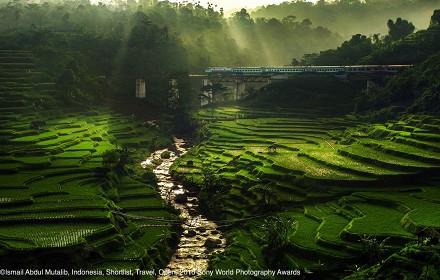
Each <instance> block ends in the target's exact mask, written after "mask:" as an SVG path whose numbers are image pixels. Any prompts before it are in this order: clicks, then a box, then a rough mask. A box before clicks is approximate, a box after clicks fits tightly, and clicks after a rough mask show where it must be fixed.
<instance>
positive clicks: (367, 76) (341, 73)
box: [190, 65, 412, 99]
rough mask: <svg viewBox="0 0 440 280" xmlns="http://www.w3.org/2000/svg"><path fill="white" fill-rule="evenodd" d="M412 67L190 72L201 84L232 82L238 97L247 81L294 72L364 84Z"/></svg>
mask: <svg viewBox="0 0 440 280" xmlns="http://www.w3.org/2000/svg"><path fill="white" fill-rule="evenodd" d="M409 67H412V65H343V66H342V65H337V66H283V67H273V66H268V67H208V68H206V69H205V74H202V75H190V77H192V78H199V79H202V86H206V85H209V84H213V83H235V88H236V90H235V91H236V92H235V96H234V99H238V98H240V95H241V93H243V92H244V91H245V89H246V83H265V84H267V83H271V82H274V81H277V80H285V79H288V78H289V77H291V76H293V75H316V74H327V75H334V76H336V77H337V78H340V79H344V80H364V81H367V88H371V87H372V86H374V85H375V82H376V81H378V80H381V79H382V78H383V77H385V76H389V75H396V74H397V73H399V72H401V71H403V70H404V69H407V68H409Z"/></svg>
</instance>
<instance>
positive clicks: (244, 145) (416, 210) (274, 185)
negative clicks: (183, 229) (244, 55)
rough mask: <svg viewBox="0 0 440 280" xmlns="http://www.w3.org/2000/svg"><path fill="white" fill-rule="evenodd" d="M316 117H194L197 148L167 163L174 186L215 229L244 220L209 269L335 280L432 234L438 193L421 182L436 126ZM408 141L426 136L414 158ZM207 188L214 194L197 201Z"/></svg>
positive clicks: (430, 166) (250, 110)
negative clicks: (191, 194)
mask: <svg viewBox="0 0 440 280" xmlns="http://www.w3.org/2000/svg"><path fill="white" fill-rule="evenodd" d="M252 102H254V103H252V104H255V103H257V102H258V101H255V100H253V101H252ZM335 108H343V106H342V107H335ZM325 115H326V108H323V109H322V111H321V110H320V109H319V108H315V109H314V110H308V109H288V108H282V109H281V108H280V109H279V110H278V112H277V113H274V112H273V110H267V109H262V108H258V107H244V106H243V107H238V106H237V107H217V108H207V109H201V110H199V111H198V114H197V116H196V117H197V118H199V119H201V120H203V121H204V122H205V126H204V127H205V129H206V130H207V132H206V135H207V138H205V140H204V141H202V142H201V143H200V144H199V145H198V146H196V147H194V148H193V149H192V150H191V151H190V152H189V153H187V154H185V155H184V156H183V157H182V158H180V159H178V160H177V161H176V162H175V164H174V165H173V166H172V172H173V175H174V176H176V177H178V178H181V179H182V180H183V181H184V182H188V184H194V183H196V184H198V185H199V187H200V189H201V190H202V191H200V192H199V195H198V197H199V199H200V201H201V202H200V203H201V204H202V205H203V203H208V202H212V201H214V203H215V206H216V207H206V208H204V210H205V211H206V212H207V213H208V214H211V215H212V216H213V217H215V218H216V219H218V218H219V217H221V219H222V222H223V223H226V224H233V225H235V221H237V220H238V221H240V220H242V219H244V220H245V221H244V222H241V224H240V226H239V227H238V228H237V226H232V227H231V229H230V230H227V232H226V234H227V238H228V246H227V248H226V250H225V252H224V253H222V254H221V255H219V256H216V257H215V258H213V259H212V261H211V266H212V267H213V268H223V269H228V268H231V267H234V268H235V267H237V268H239V267H248V268H253V269H264V268H269V267H277V268H286V269H287V268H289V269H294V268H297V269H301V270H302V271H304V270H305V271H309V272H313V273H314V274H315V275H318V276H323V275H329V273H330V275H331V277H334V278H337V277H342V276H344V275H347V272H344V271H349V270H355V269H357V268H359V267H361V266H363V264H367V263H369V264H375V263H377V262H380V261H382V260H383V259H385V258H386V257H388V256H390V255H391V254H393V253H394V252H398V251H399V250H401V249H402V248H403V247H404V246H405V245H406V244H414V243H415V241H416V240H417V238H416V236H415V234H416V233H417V232H419V231H420V230H422V229H423V228H425V227H427V226H432V227H434V228H435V229H437V230H438V229H440V225H439V223H438V221H437V220H438V219H436V218H434V216H433V213H436V212H438V211H439V209H438V207H439V206H440V205H439V204H438V199H437V196H438V194H435V193H434V192H435V190H436V189H437V185H436V183H435V180H434V181H432V182H431V183H427V182H429V180H430V178H431V179H432V177H431V175H433V174H436V172H438V170H439V169H440V163H439V162H438V157H439V154H438V148H437V144H436V142H437V138H436V137H437V136H438V130H437V128H436V127H435V126H430V125H429V124H433V123H436V122H437V121H439V119H438V118H433V117H429V118H428V117H421V116H416V115H408V116H407V117H406V118H404V119H401V120H399V121H389V122H388V123H386V124H385V125H371V124H370V125H369V124H365V123H362V121H361V120H360V118H359V117H356V116H354V115H346V116H344V117H342V118H337V117H331V116H330V117H325ZM420 120H423V121H420ZM422 127H423V128H422ZM419 133H421V134H422V135H429V137H426V138H424V140H423V145H424V146H423V147H424V148H423V151H422V149H420V148H417V147H414V146H413V145H412V143H413V142H417V141H419V140H418V138H419V137H420V135H419ZM271 146H275V147H276V149H275V150H269V149H268V147H271ZM188 162H191V166H188ZM205 166H210V167H211V169H209V170H208V169H206V167H205ZM422 179H423V181H421V180H422ZM207 186H209V188H210V189H211V190H212V191H211V194H213V195H211V196H207V195H206V194H204V191H203V190H204V189H206V188H207ZM219 190H220V191H219ZM425 192H426V193H431V194H432V198H429V197H430V196H429V195H424V193H425ZM219 197H220V198H219ZM204 201H206V202H204ZM258 214H261V215H262V216H258ZM256 215H257V216H256ZM266 215H267V216H269V217H266ZM272 215H274V216H276V215H280V216H277V217H278V218H274V217H271V216H272ZM284 219H290V220H291V221H296V222H295V223H294V226H293V225H292V224H291V223H289V222H287V220H286V221H284ZM286 224H290V226H289V228H288V229H287V228H286V227H285V226H284V225H286ZM269 236H271V237H270V238H269ZM275 251H276V254H275V253H274V254H271V252H275ZM237 256H241V257H240V260H237V259H236V257H237ZM262 256H265V257H262ZM406 261H408V262H411V261H410V260H409V259H408V260H403V261H402V262H406ZM420 273H421V272H420Z"/></svg>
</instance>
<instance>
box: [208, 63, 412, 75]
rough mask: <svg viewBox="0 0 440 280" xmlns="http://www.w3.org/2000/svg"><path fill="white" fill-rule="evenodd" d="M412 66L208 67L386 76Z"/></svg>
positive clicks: (226, 71) (212, 71)
mask: <svg viewBox="0 0 440 280" xmlns="http://www.w3.org/2000/svg"><path fill="white" fill-rule="evenodd" d="M411 66H412V65H347V66H284V67H208V68H206V69H205V73H206V74H207V75H289V74H315V73H323V74H325V73H328V74H336V75H338V74H340V75H344V74H348V73H360V74H362V73H364V74H385V75H387V74H388V75H393V74H396V73H398V72H399V71H401V70H402V69H406V68H408V67H411Z"/></svg>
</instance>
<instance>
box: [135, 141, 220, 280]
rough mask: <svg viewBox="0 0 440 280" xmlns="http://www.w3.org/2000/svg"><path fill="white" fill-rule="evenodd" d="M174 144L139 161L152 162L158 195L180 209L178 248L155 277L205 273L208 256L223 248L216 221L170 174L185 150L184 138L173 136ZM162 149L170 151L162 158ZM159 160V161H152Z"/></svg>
mask: <svg viewBox="0 0 440 280" xmlns="http://www.w3.org/2000/svg"><path fill="white" fill-rule="evenodd" d="M174 145H175V147H176V149H175V151H172V150H169V149H163V150H158V151H155V152H154V153H152V154H151V155H150V157H149V158H148V159H147V160H146V161H144V162H142V163H141V164H142V166H144V167H145V166H147V165H152V166H153V171H154V173H155V174H156V177H157V181H158V186H159V191H160V196H161V197H162V198H163V199H164V200H166V201H168V202H170V203H171V205H172V206H173V207H174V208H176V209H178V210H179V211H180V219H181V220H182V221H183V223H182V228H183V232H182V235H181V236H180V240H179V244H178V246H177V250H176V251H175V253H174V255H173V256H172V258H171V261H170V263H169V264H168V266H167V267H166V268H165V269H163V270H160V272H161V273H159V276H158V277H157V279H159V280H167V279H179V278H180V279H188V278H197V277H198V276H201V275H204V274H205V273H206V272H207V269H208V259H209V256H210V255H211V254H212V253H217V252H221V251H223V249H224V247H225V244H226V240H225V239H224V237H223V236H222V234H221V232H220V231H219V230H218V226H217V224H215V223H214V222H213V221H209V220H207V219H206V218H205V217H203V216H202V215H200V214H199V213H198V211H197V206H198V200H197V198H196V197H190V196H188V193H187V192H186V190H185V189H184V188H183V186H182V184H180V183H179V182H177V181H176V180H174V179H173V178H171V176H170V174H169V169H170V167H171V165H172V164H173V162H174V160H175V159H177V158H178V157H179V156H181V155H183V154H185V153H186V152H187V148H185V141H184V140H183V139H178V138H174ZM165 151H169V152H170V157H169V158H165V159H164V158H161V154H162V153H163V152H165ZM158 160H160V161H162V162H161V163H160V164H155V162H157V161H158ZM160 161H159V162H160ZM176 201H177V202H176Z"/></svg>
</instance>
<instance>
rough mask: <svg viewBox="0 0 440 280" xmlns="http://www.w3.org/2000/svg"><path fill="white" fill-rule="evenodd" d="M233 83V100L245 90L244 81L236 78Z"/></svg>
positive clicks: (238, 97)
mask: <svg viewBox="0 0 440 280" xmlns="http://www.w3.org/2000/svg"><path fill="white" fill-rule="evenodd" d="M235 85H236V87H235V94H234V100H238V99H240V98H241V97H242V96H244V93H245V92H246V83H245V82H243V81H240V80H238V79H237V80H235Z"/></svg>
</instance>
